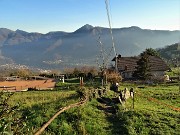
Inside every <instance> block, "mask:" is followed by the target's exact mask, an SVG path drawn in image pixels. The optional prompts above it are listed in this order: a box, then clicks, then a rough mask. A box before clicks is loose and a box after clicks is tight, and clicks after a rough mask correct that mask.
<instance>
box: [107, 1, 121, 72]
mask: <svg viewBox="0 0 180 135" xmlns="http://www.w3.org/2000/svg"><path fill="white" fill-rule="evenodd" d="M105 3H106V10H107V16H108V22H109V27H110V29H109V30H110V34H111V40H112V47H113V49H114V54H115V70H116V72H117V71H118V69H117V53H116V49H115V44H114V37H113V32H112V27H111V20H110V15H109V7H108V0H105Z"/></svg>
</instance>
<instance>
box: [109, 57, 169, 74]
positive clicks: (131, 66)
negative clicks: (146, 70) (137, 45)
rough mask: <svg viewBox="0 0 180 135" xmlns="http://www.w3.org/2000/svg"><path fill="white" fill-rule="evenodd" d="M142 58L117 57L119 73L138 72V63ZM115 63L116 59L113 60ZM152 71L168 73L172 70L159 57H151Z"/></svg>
mask: <svg viewBox="0 0 180 135" xmlns="http://www.w3.org/2000/svg"><path fill="white" fill-rule="evenodd" d="M139 59H140V57H121V56H118V57H117V63H118V64H117V67H118V70H119V71H126V72H133V71H135V70H136V67H137V61H138V60H139ZM112 61H115V58H114V59H113V60H112ZM149 63H150V70H151V71H167V70H170V68H169V66H168V65H167V64H166V63H165V62H164V61H163V60H162V59H161V58H160V57H157V56H149Z"/></svg>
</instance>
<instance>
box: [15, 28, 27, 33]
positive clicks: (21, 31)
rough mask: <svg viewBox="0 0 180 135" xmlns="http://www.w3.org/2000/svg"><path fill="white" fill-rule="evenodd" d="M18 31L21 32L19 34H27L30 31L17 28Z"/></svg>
mask: <svg viewBox="0 0 180 135" xmlns="http://www.w3.org/2000/svg"><path fill="white" fill-rule="evenodd" d="M16 33H19V34H27V33H28V32H26V31H23V30H19V29H17V30H16Z"/></svg>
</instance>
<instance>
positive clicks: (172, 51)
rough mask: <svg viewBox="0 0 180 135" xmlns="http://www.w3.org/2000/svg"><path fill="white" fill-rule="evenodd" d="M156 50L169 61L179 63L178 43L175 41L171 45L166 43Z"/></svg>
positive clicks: (179, 48)
mask: <svg viewBox="0 0 180 135" xmlns="http://www.w3.org/2000/svg"><path fill="white" fill-rule="evenodd" d="M157 51H158V52H159V53H160V55H161V57H163V58H164V59H165V60H166V61H169V63H172V62H173V63H176V64H177V63H180V44H179V43H175V44H172V45H167V46H166V47H164V48H159V49H157Z"/></svg>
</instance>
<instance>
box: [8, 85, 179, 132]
mask: <svg viewBox="0 0 180 135" xmlns="http://www.w3.org/2000/svg"><path fill="white" fill-rule="evenodd" d="M124 87H128V88H130V87H136V86H135V85H132V84H123V85H121V86H120V89H124ZM136 92H137V94H138V93H142V94H143V95H144V94H145V95H146V96H151V97H154V98H156V99H158V100H160V101H162V102H165V103H167V104H170V105H172V106H176V107H178V106H179V105H180V98H179V96H178V95H177V94H178V87H177V86H168V87H167V86H157V87H145V89H136ZM137 94H136V97H135V110H133V109H132V99H128V101H127V102H126V107H122V106H121V105H117V107H118V108H119V109H118V112H117V113H116V114H111V113H108V112H106V111H104V110H103V109H99V107H101V108H102V107H104V104H102V103H100V102H98V101H97V100H96V99H93V100H91V101H89V102H88V103H87V104H85V105H84V106H82V107H79V108H73V109H70V110H69V111H66V112H64V113H63V114H61V115H60V116H59V117H58V118H57V119H55V120H54V121H53V122H52V123H51V124H50V126H49V127H48V128H47V129H46V131H45V132H44V134H63V135H70V134H78V135H79V134H92V135H111V134H113V135H114V134H132V135H134V134H143V135H144V134H178V133H180V130H179V127H180V125H179V123H180V121H179V119H180V115H179V112H176V111H173V110H171V109H170V108H167V107H164V106H163V105H159V104H157V103H154V102H151V101H149V100H147V99H146V98H144V97H141V96H138V95H137ZM113 95H114V94H113V92H111V91H109V92H108V95H107V97H108V98H111V97H113ZM78 100H79V99H78V97H77V95H76V94H75V91H74V90H61V91H41V92H38V91H34V92H33V91H32V92H19V93H15V95H13V97H12V98H11V100H10V104H11V105H14V104H16V103H17V102H19V104H20V105H21V107H20V112H21V113H22V115H26V116H27V127H26V128H25V131H24V133H31V134H33V133H34V132H35V131H36V130H37V129H38V128H40V127H41V126H42V125H43V123H44V122H46V121H47V120H48V119H49V118H50V117H51V116H52V115H53V114H54V113H55V112H56V111H57V110H58V109H59V108H60V107H62V106H66V105H68V104H71V103H74V102H77V101H78ZM111 106H116V105H114V104H112V105H111ZM28 130H29V131H28Z"/></svg>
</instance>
